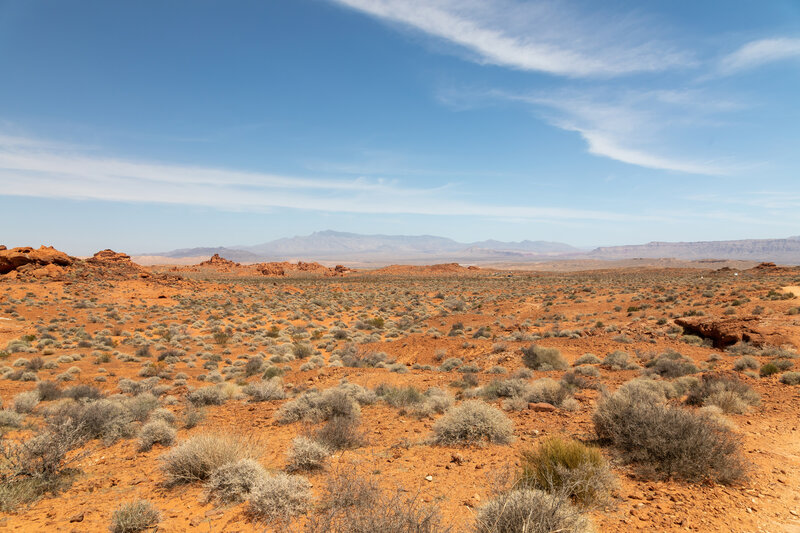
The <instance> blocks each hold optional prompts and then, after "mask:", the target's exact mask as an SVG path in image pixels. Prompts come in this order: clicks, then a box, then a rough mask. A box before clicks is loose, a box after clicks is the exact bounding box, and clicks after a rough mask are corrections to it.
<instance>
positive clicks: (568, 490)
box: [520, 437, 615, 506]
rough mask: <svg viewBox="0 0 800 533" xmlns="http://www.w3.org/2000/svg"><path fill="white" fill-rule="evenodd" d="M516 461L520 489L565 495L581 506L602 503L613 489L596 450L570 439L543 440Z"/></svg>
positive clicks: (600, 456) (610, 476) (554, 438)
mask: <svg viewBox="0 0 800 533" xmlns="http://www.w3.org/2000/svg"><path fill="white" fill-rule="evenodd" d="M520 459H521V464H522V470H521V473H520V483H521V485H522V486H525V487H528V488H534V489H540V490H544V491H546V492H550V493H554V494H560V495H566V496H569V497H570V498H572V499H574V500H575V501H576V502H577V503H580V504H581V505H584V506H595V505H603V504H605V503H606V502H607V501H608V500H609V497H610V492H611V490H613V488H614V486H615V480H614V477H613V475H612V474H611V470H610V469H609V467H608V463H607V462H606V460H605V458H604V457H603V455H602V454H601V453H600V450H599V449H597V448H593V447H590V446H586V445H585V444H583V443H581V442H579V441H577V440H574V439H567V438H561V437H549V438H546V439H544V440H543V441H542V442H541V443H540V444H539V446H538V447H537V448H534V449H531V450H525V451H523V452H522V454H521V457H520Z"/></svg>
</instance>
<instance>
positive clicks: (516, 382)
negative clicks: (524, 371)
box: [480, 378, 528, 400]
mask: <svg viewBox="0 0 800 533" xmlns="http://www.w3.org/2000/svg"><path fill="white" fill-rule="evenodd" d="M527 390H528V382H527V381H525V380H524V379H519V378H512V379H504V380H494V381H492V382H491V383H488V384H486V385H485V386H484V387H481V390H480V395H481V396H483V397H484V398H486V399H487V400H494V399H495V398H513V397H517V396H524V395H525V392H526V391H527Z"/></svg>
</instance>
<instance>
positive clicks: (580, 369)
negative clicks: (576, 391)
mask: <svg viewBox="0 0 800 533" xmlns="http://www.w3.org/2000/svg"><path fill="white" fill-rule="evenodd" d="M572 373H573V374H574V375H578V376H588V377H592V378H597V377H600V371H599V370H597V368H596V367H593V366H576V367H575V368H573V369H572ZM565 375H566V374H565Z"/></svg>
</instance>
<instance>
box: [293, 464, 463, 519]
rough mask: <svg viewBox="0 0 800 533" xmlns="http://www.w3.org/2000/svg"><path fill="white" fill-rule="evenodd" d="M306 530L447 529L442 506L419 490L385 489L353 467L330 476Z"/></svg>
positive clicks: (373, 478) (375, 478) (373, 477)
mask: <svg viewBox="0 0 800 533" xmlns="http://www.w3.org/2000/svg"><path fill="white" fill-rule="evenodd" d="M305 531H306V533H374V532H378V531H380V532H381V533H447V532H448V531H450V528H448V527H447V526H445V525H443V523H442V519H441V516H440V514H439V510H438V509H437V508H436V507H434V506H428V505H425V504H424V503H422V502H421V501H420V498H419V497H418V494H413V493H412V494H411V495H408V494H407V491H404V490H403V489H401V488H398V489H397V490H396V491H383V490H381V488H380V484H379V482H378V480H377V477H376V476H374V475H364V474H362V473H360V472H356V471H354V470H352V469H348V470H342V471H338V472H335V473H334V474H332V475H330V476H329V477H328V479H327V482H326V485H325V489H324V492H323V494H322V498H321V501H320V504H319V506H318V512H317V513H315V514H314V515H312V516H309V519H308V522H307V523H306V528H305Z"/></svg>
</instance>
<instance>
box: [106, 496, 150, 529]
mask: <svg viewBox="0 0 800 533" xmlns="http://www.w3.org/2000/svg"><path fill="white" fill-rule="evenodd" d="M160 521H161V513H159V512H158V509H156V508H155V506H153V504H152V503H150V502H149V501H147V500H136V501H134V502H129V503H123V504H122V505H120V506H119V507H118V508H117V509H116V510H115V511H114V514H113V515H111V526H110V527H109V529H110V530H111V533H138V532H139V531H144V530H146V529H149V528H152V527H154V526H156V525H157V524H158V523H159V522H160Z"/></svg>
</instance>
